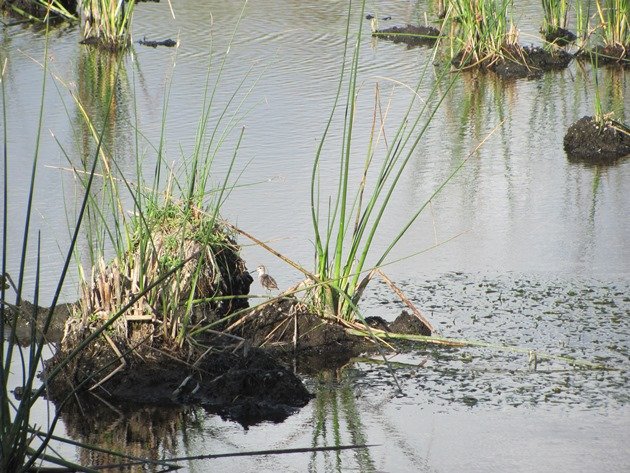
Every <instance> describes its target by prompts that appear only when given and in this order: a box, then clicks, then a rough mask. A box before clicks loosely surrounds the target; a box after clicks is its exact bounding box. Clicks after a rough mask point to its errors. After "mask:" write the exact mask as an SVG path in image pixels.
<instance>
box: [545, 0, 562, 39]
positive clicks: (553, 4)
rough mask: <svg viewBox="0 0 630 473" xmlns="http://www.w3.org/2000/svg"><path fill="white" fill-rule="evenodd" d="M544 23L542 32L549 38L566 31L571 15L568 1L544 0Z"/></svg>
mask: <svg viewBox="0 0 630 473" xmlns="http://www.w3.org/2000/svg"><path fill="white" fill-rule="evenodd" d="M542 7H543V22H542V28H541V29H540V31H541V32H542V33H543V35H545V36H548V35H552V34H554V33H557V32H558V31H559V30H560V29H561V28H562V29H566V27H567V18H568V14H569V2H568V0H542Z"/></svg>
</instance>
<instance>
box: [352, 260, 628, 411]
mask: <svg viewBox="0 0 630 473" xmlns="http://www.w3.org/2000/svg"><path fill="white" fill-rule="evenodd" d="M402 285H404V287H405V291H406V294H407V296H408V297H409V298H410V299H411V300H413V301H414V303H416V304H417V306H418V307H420V308H421V309H422V310H424V311H425V313H427V315H429V313H430V315H429V318H430V319H431V321H432V322H433V323H434V325H435V326H436V328H437V330H438V331H439V332H440V334H441V335H443V336H445V337H455V338H466V339H471V340H480V341H484V342H488V343H492V344H498V345H503V344H504V345H509V346H513V347H519V348H525V349H527V350H534V351H536V352H538V353H546V354H549V355H553V356H568V357H573V358H576V359H579V360H584V361H589V362H593V363H600V364H604V365H606V366H608V367H610V368H612V369H611V370H590V369H579V368H573V367H572V366H570V365H569V364H567V363H565V362H563V361H560V360H557V359H552V360H547V359H542V357H541V356H538V357H537V364H536V367H535V368H534V366H533V365H532V364H530V358H529V356H528V353H526V352H525V353H522V352H519V353H515V352H511V351H504V350H498V349H493V348H477V347H466V348H442V347H435V346H420V347H419V346H416V347H414V348H413V349H412V350H411V351H409V352H406V353H403V354H399V355H396V356H394V357H392V358H391V360H392V361H394V362H400V363H406V364H408V365H409V366H406V367H405V366H404V365H396V367H395V370H396V374H397V377H398V380H399V382H400V384H401V387H402V390H403V393H404V396H403V397H401V398H400V399H398V400H397V401H396V402H401V403H414V404H415V403H424V404H431V405H433V406H434V407H435V408H436V409H437V410H438V411H439V410H441V409H444V408H446V407H447V406H448V407H449V409H450V408H451V407H452V404H453V403H454V404H460V405H462V406H464V407H465V406H475V407H482V406H483V407H490V408H494V407H498V406H520V405H530V406H533V405H536V406H538V407H543V408H544V406H559V405H560V406H565V407H566V408H568V409H576V408H577V409H598V408H601V409H608V408H611V407H613V408H614V407H618V406H621V405H624V404H627V403H628V401H630V395H629V390H628V386H629V385H630V383H629V381H630V379H629V378H630V347H629V344H628V340H630V317H629V315H630V300H629V298H628V296H627V294H628V293H630V291H629V289H630V288H629V284H628V281H627V280H625V279H624V278H621V277H620V278H617V279H609V280H597V279H588V278H574V277H570V276H566V277H563V276H554V277H545V276H537V275H536V276H533V275H518V274H508V275H500V276H490V275H469V274H462V273H449V274H445V275H443V276H441V277H439V278H436V279H429V280H426V281H423V282H422V283H416V284H412V283H404V284H402ZM384 301H390V306H392V307H389V308H388V309H386V311H387V310H389V311H390V312H391V313H392V314H394V313H395V312H397V311H400V310H401V307H400V304H397V303H395V301H394V299H393V298H392V297H391V296H389V295H387V294H385V292H384V289H379V294H378V295H377V296H375V298H374V300H373V303H372V305H373V306H378V307H379V310H380V311H381V313H382V311H383V302H384ZM353 377H354V378H356V383H357V384H358V385H362V386H365V387H370V388H371V389H366V390H365V392H372V393H376V392H378V391H379V390H374V389H373V388H374V387H383V388H387V389H391V390H392V393H394V389H393V388H392V377H391V375H390V374H389V372H388V370H387V369H385V368H384V367H383V366H381V365H373V364H369V363H361V364H357V365H356V366H355V369H354V371H353ZM381 391H382V390H381ZM377 395H382V392H380V393H379V394H377Z"/></svg>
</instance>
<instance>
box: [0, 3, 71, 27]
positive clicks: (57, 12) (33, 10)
mask: <svg viewBox="0 0 630 473" xmlns="http://www.w3.org/2000/svg"><path fill="white" fill-rule="evenodd" d="M4 9H6V10H8V11H10V12H13V13H14V14H16V15H18V16H20V17H23V18H25V19H26V20H27V21H31V22H33V23H45V22H47V21H51V22H59V21H71V22H75V21H78V19H79V18H78V16H77V13H76V9H77V2H76V0H31V1H30V2H24V1H15V0H2V1H0V10H4Z"/></svg>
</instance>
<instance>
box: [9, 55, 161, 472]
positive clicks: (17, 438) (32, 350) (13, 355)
mask: <svg viewBox="0 0 630 473" xmlns="http://www.w3.org/2000/svg"><path fill="white" fill-rule="evenodd" d="M47 56H48V55H47V46H46V51H45V53H44V57H47ZM5 66H6V65H5ZM43 72H44V74H43V82H42V92H41V97H42V98H41V104H40V109H39V120H38V123H37V127H36V138H35V151H34V156H33V162H32V167H31V178H30V185H29V192H28V197H27V202H26V205H25V209H24V215H25V222H24V227H23V233H22V250H21V253H20V255H19V270H18V276H17V285H16V286H15V292H16V294H15V300H14V303H10V302H9V301H8V297H7V296H8V294H7V292H6V287H5V285H4V284H2V285H0V291H1V300H0V335H1V336H0V386H1V388H0V389H1V390H2V393H1V394H2V396H0V429H1V435H0V444H1V445H0V471H7V472H14V471H15V472H19V471H33V469H36V468H37V467H38V466H39V465H40V464H41V462H42V461H46V462H48V463H52V464H54V465H59V466H61V467H63V468H66V469H71V470H72V471H93V470H90V469H88V468H83V467H81V466H79V465H75V464H73V463H72V462H68V461H66V460H64V459H63V458H60V457H58V456H56V455H53V454H49V453H47V447H48V445H49V442H50V440H51V438H52V436H53V432H54V430H55V427H56V424H57V422H58V419H59V412H58V413H57V414H55V415H53V416H52V419H51V420H50V422H49V424H48V425H47V426H45V427H37V426H35V425H34V424H33V422H34V420H33V418H32V416H33V415H32V412H33V407H34V405H35V403H36V402H38V401H39V400H41V399H43V397H44V394H45V391H46V387H47V384H46V382H44V383H43V384H40V385H39V386H38V378H37V372H38V370H39V369H40V367H41V365H42V362H43V357H44V351H45V348H46V347H47V346H48V331H49V329H50V326H51V324H52V320H53V316H54V313H55V308H56V306H57V303H58V301H59V298H60V294H61V289H62V287H63V284H64V281H65V279H66V275H67V273H68V269H69V267H70V264H71V260H72V254H73V251H74V248H75V246H76V243H77V239H78V235H79V231H80V227H81V223H82V221H83V217H84V215H85V208H86V206H87V201H88V195H89V191H90V188H91V185H92V182H93V178H94V170H95V165H96V162H97V159H96V156H97V155H98V148H99V147H100V145H101V143H102V133H101V134H100V135H99V136H100V138H101V139H99V144H98V146H97V153H96V155H95V156H94V159H93V160H92V163H93V164H92V166H91V168H90V170H89V171H88V176H89V177H88V181H87V183H86V193H85V195H84V196H83V199H82V204H81V208H80V211H79V213H78V215H77V218H76V220H75V222H74V224H73V230H72V235H71V239H70V244H69V246H68V249H67V252H66V257H65V261H64V264H63V267H62V269H61V272H60V276H59V278H58V281H57V287H56V289H55V291H54V293H53V296H52V300H51V302H50V308H49V309H48V310H44V311H41V310H40V309H39V308H38V306H39V305H40V298H39V284H40V273H41V270H40V262H41V257H40V235H39V233H38V238H37V250H36V251H37V254H36V266H35V268H34V276H35V287H34V293H33V304H32V305H30V306H29V305H25V304H23V298H22V296H23V285H24V280H25V277H26V274H27V273H29V272H30V268H29V267H28V265H27V263H26V262H27V254H28V251H29V244H28V242H29V239H30V236H31V233H32V229H31V227H32V223H31V216H32V213H33V208H34V201H35V195H36V191H37V189H36V188H35V180H36V175H37V170H38V166H39V165H38V162H39V142H40V136H41V131H42V122H43V116H44V98H45V96H46V77H47V74H48V68H47V61H46V60H44V66H43ZM0 82H1V83H2V84H1V86H2V101H3V129H4V146H3V164H4V173H3V211H4V217H3V226H2V235H3V240H2V272H3V275H6V271H7V245H8V235H9V234H16V233H19V230H17V229H15V228H13V227H12V225H13V222H9V221H8V219H7V209H8V202H9V197H10V196H11V194H12V193H11V192H10V191H9V180H8V174H9V148H8V145H7V143H8V140H7V137H8V135H9V131H8V130H9V123H8V120H7V103H6V97H5V89H4V85H5V81H4V69H3V73H2V77H0ZM169 276H170V275H169ZM159 282H160V283H161V282H162V281H159ZM29 307H32V308H31V309H29ZM118 316H120V314H119V315H118ZM40 317H43V320H39V319H40ZM20 320H26V322H27V323H28V326H29V327H30V344H29V345H28V348H27V349H24V348H22V347H21V345H20V343H19V342H18V339H17V336H16V328H17V326H18V323H19V321H20ZM103 330H105V328H103ZM100 333H101V331H97V332H96V333H95V334H93V335H94V336H98V335H100ZM81 348H82V347H78V348H77V350H75V352H73V353H72V354H71V355H69V356H68V357H67V358H66V359H64V360H63V361H62V362H61V363H60V364H59V365H58V366H57V369H58V370H59V369H61V368H62V367H63V366H64V365H65V364H67V363H69V362H70V361H71V359H72V358H73V357H74V356H76V355H77V353H79V352H80V351H81ZM25 351H26V353H25ZM12 370H15V371H12ZM58 372H59V371H56V373H58ZM56 373H52V374H49V376H48V378H47V381H49V380H51V379H53V378H54V376H56ZM11 376H13V377H18V379H19V381H20V382H21V384H22V393H21V396H20V397H19V399H17V400H16V401H13V400H12V399H11V396H10V394H9V392H8V385H9V382H10V379H9V378H10V377H11ZM72 395H73V393H71V394H70V395H69V396H68V398H70V397H71V396H72Z"/></svg>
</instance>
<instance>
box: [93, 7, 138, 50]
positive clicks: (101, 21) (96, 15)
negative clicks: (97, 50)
mask: <svg viewBox="0 0 630 473" xmlns="http://www.w3.org/2000/svg"><path fill="white" fill-rule="evenodd" d="M135 4H136V1H135V0H127V1H124V0H81V6H80V10H81V18H82V20H83V36H84V37H85V38H86V40H91V41H94V42H95V43H96V44H98V45H99V46H102V47H104V48H106V49H111V50H113V51H117V50H122V49H125V48H126V47H127V46H129V44H130V38H131V20H132V17H133V11H134V7H135Z"/></svg>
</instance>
